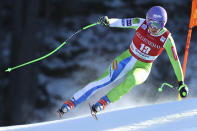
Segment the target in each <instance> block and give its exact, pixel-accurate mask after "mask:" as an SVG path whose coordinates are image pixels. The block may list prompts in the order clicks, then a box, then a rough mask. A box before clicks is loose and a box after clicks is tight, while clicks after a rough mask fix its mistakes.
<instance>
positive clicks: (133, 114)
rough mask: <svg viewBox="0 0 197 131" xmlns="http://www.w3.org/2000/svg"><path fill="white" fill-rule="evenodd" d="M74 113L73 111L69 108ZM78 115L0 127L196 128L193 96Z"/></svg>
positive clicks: (57, 130)
mask: <svg viewBox="0 0 197 131" xmlns="http://www.w3.org/2000/svg"><path fill="white" fill-rule="evenodd" d="M73 113H74V112H73ZM98 118H99V120H98V121H96V120H94V119H93V118H92V117H91V116H90V115H89V114H88V115H85V116H81V117H78V118H72V119H65V120H56V121H50V122H44V123H36V124H29V125H20V126H10V127H1V128H0V130H1V131H2V130H3V131H7V130H8V131H9V130H13V131H63V130H64V131H65V130H68V131H79V130H84V131H88V130H89V131H95V130H96V131H100V130H107V131H111V130H114V131H121V130H123V131H127V130H129V131H130V130H140V131H158V130H159V131H197V99H196V98H192V99H186V100H182V101H175V102H170V103H163V104H154V105H147V106H141V107H136V108H131V107H128V108H124V109H118V110H114V111H108V112H104V113H101V114H98Z"/></svg>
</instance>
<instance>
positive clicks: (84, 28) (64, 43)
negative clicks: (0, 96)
mask: <svg viewBox="0 0 197 131" xmlns="http://www.w3.org/2000/svg"><path fill="white" fill-rule="evenodd" d="M98 24H100V23H99V22H96V23H93V24H90V25H87V26H85V27H83V28H81V29H79V30H78V31H76V32H75V33H74V34H72V35H71V36H70V37H68V38H67V39H66V40H65V41H64V42H63V43H62V44H61V45H59V46H58V47H57V48H56V49H55V50H53V51H51V52H50V53H48V54H46V55H44V56H42V57H39V58H37V59H34V60H32V61H29V62H26V63H24V64H21V65H18V66H15V67H12V68H8V69H7V70H5V72H11V71H12V70H15V69H17V68H20V67H23V66H26V65H28V64H31V63H34V62H37V61H40V60H42V59H45V58H47V57H49V56H50V55H52V54H53V53H55V52H56V51H57V50H59V49H60V48H61V47H62V46H64V45H66V44H67V42H68V40H70V39H71V38H72V37H73V36H75V35H76V34H78V33H80V32H81V31H83V30H86V29H88V28H91V27H93V26H95V25H98Z"/></svg>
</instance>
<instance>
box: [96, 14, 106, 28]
mask: <svg viewBox="0 0 197 131" xmlns="http://www.w3.org/2000/svg"><path fill="white" fill-rule="evenodd" d="M98 22H99V23H100V24H101V25H103V26H105V27H109V18H108V17H107V16H102V17H100V18H99V19H98Z"/></svg>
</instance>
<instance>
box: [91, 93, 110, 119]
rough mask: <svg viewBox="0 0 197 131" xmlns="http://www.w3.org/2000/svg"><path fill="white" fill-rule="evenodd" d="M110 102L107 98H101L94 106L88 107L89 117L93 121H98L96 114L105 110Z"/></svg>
mask: <svg viewBox="0 0 197 131" xmlns="http://www.w3.org/2000/svg"><path fill="white" fill-rule="evenodd" d="M110 103H111V102H110V100H109V99H108V97H107V96H104V97H102V98H101V99H100V100H99V101H98V102H97V103H96V104H94V105H92V106H91V107H90V110H91V115H92V116H93V118H94V119H95V120H98V118H97V116H96V114H97V113H98V112H100V111H102V110H105V108H106V106H107V105H108V104H110Z"/></svg>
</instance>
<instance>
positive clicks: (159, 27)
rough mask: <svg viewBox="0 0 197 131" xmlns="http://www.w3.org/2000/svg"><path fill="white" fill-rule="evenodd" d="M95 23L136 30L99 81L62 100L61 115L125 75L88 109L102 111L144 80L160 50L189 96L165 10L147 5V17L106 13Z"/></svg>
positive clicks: (182, 93) (183, 93) (184, 91)
mask: <svg viewBox="0 0 197 131" xmlns="http://www.w3.org/2000/svg"><path fill="white" fill-rule="evenodd" d="M98 22H99V23H100V24H102V25H104V26H105V27H121V28H132V29H135V30H136V33H135V35H134V38H133V40H132V42H131V44H130V47H129V49H127V50H126V51H125V52H123V53H122V54H121V55H120V56H118V57H117V58H115V59H114V60H113V62H112V63H111V65H110V66H109V68H107V70H106V71H105V73H104V74H103V75H102V76H101V77H100V78H99V79H98V80H96V81H94V82H91V83H89V84H88V85H86V86H85V87H84V88H82V89H81V90H79V91H78V92H76V93H75V94H74V96H73V97H72V98H71V99H70V100H66V101H65V102H64V104H63V105H62V107H61V108H60V109H59V110H58V113H59V114H60V116H62V115H63V114H64V113H66V112H68V111H70V110H72V109H73V108H75V107H76V106H77V105H79V104H80V103H82V102H83V101H85V100H86V99H87V98H88V97H89V96H90V95H91V94H93V93H94V92H95V91H97V90H98V89H100V88H104V87H106V86H107V85H109V84H111V83H113V82H114V81H116V80H118V79H120V78H121V77H122V76H125V75H126V78H125V80H123V81H122V82H121V83H120V85H118V86H116V87H114V88H112V89H111V90H110V91H109V92H108V93H107V94H106V95H105V96H104V97H102V98H101V99H100V100H99V101H98V102H96V104H94V105H92V107H91V108H92V111H93V112H94V113H95V114H96V113H97V112H99V111H102V110H104V109H105V107H106V106H107V105H108V104H110V103H114V102H116V101H118V100H119V99H120V98H121V97H122V96H123V95H125V94H126V93H127V92H128V91H130V90H131V89H132V88H133V87H134V86H136V85H139V84H142V83H143V82H144V81H145V80H146V79H147V77H148V75H149V73H150V70H151V67H152V63H153V62H154V60H155V59H156V58H157V57H158V56H159V55H160V54H161V53H162V51H163V49H165V50H166V52H167V54H168V56H169V59H170V62H171V64H172V66H173V69H174V72H175V75H176V77H177V80H178V84H179V94H180V96H181V97H186V96H187V95H188V87H187V86H186V85H185V84H184V81H183V73H182V69H181V65H180V62H179V58H178V56H177V51H176V47H175V43H174V40H173V38H172V36H171V34H170V32H169V31H168V30H167V29H166V28H165V27H164V26H165V24H166V22H167V13H166V11H165V9H164V8H163V7H161V6H153V7H152V8H150V9H149V10H148V12H147V14H146V19H142V18H126V19H115V18H112V19H108V17H107V16H104V17H101V18H99V20H98Z"/></svg>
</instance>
